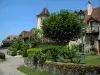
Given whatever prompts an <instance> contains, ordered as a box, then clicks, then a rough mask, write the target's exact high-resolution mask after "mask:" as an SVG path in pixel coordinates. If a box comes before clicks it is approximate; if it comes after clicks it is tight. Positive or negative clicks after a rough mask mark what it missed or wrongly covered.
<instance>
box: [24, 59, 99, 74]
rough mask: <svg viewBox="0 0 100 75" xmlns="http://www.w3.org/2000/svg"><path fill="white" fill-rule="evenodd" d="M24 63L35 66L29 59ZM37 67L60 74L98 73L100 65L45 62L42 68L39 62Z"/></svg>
mask: <svg viewBox="0 0 100 75" xmlns="http://www.w3.org/2000/svg"><path fill="white" fill-rule="evenodd" d="M25 65H27V66H29V67H34V66H35V65H33V64H32V61H30V60H25ZM37 68H38V69H41V70H42V71H47V72H50V73H58V74H60V75H100V65H88V64H73V63H59V62H57V63H54V62H46V63H44V64H43V67H42V68H41V66H40V65H39V64H38V67H37Z"/></svg>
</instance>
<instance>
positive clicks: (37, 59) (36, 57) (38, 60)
mask: <svg viewBox="0 0 100 75" xmlns="http://www.w3.org/2000/svg"><path fill="white" fill-rule="evenodd" d="M32 57H33V63H34V65H35V68H37V64H40V65H41V68H42V67H43V63H44V62H45V61H46V55H45V54H44V53H42V52H41V51H34V53H33V56H32Z"/></svg>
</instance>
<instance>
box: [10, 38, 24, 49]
mask: <svg viewBox="0 0 100 75" xmlns="http://www.w3.org/2000/svg"><path fill="white" fill-rule="evenodd" d="M22 45H23V40H22V39H20V38H16V39H14V40H13V41H12V44H11V47H12V48H16V49H17V50H20V49H21V48H22Z"/></svg>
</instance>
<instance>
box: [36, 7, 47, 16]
mask: <svg viewBox="0 0 100 75" xmlns="http://www.w3.org/2000/svg"><path fill="white" fill-rule="evenodd" d="M40 16H49V11H48V9H47V8H44V9H43V10H42V12H41V13H40V14H39V15H37V17H40Z"/></svg>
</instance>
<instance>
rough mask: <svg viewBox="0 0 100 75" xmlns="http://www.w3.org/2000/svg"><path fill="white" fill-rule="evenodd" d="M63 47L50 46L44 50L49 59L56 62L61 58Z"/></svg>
mask: <svg viewBox="0 0 100 75" xmlns="http://www.w3.org/2000/svg"><path fill="white" fill-rule="evenodd" d="M61 48H62V47H61V46H48V47H47V48H45V49H44V50H43V52H44V53H46V54H47V56H48V57H49V58H48V59H51V60H53V61H55V62H56V61H57V59H59V56H60V51H61Z"/></svg>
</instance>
